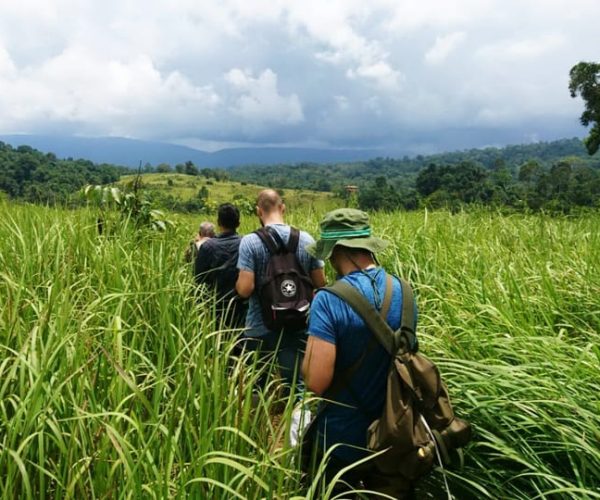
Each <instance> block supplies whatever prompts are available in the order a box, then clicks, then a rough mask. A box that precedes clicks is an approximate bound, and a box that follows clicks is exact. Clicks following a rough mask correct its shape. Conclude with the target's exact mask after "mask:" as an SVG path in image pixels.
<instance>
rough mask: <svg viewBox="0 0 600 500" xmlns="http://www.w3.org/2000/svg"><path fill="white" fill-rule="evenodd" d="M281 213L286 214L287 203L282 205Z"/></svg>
mask: <svg viewBox="0 0 600 500" xmlns="http://www.w3.org/2000/svg"><path fill="white" fill-rule="evenodd" d="M281 213H282V214H284V213H285V203H282V204H281Z"/></svg>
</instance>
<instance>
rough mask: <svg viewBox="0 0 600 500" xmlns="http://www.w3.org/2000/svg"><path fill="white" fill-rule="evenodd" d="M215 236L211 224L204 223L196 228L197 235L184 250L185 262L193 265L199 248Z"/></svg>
mask: <svg viewBox="0 0 600 500" xmlns="http://www.w3.org/2000/svg"><path fill="white" fill-rule="evenodd" d="M214 236H215V225H214V224H213V223H212V222H208V221H204V222H202V223H201V224H200V227H199V228H198V233H197V234H196V236H194V239H193V240H192V241H190V244H189V245H188V247H187V248H186V250H185V255H184V258H185V261H186V262H190V263H192V264H194V263H195V262H196V256H197V255H198V250H200V247H201V246H202V245H203V244H204V243H205V242H206V241H208V240H209V239H210V238H214Z"/></svg>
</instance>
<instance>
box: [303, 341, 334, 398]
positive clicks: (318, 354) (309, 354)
mask: <svg viewBox="0 0 600 500" xmlns="http://www.w3.org/2000/svg"><path fill="white" fill-rule="evenodd" d="M335 356H336V349H335V345H334V344H332V343H330V342H327V341H326V340H323V339H320V338H318V337H314V336H312V335H311V336H309V337H308V342H307V344H306V353H305V354H304V361H303V362H302V375H303V377H304V384H305V385H306V387H307V388H308V389H309V390H311V391H312V392H314V393H315V394H318V395H322V394H323V393H324V392H325V391H326V390H327V388H328V387H329V386H330V385H331V381H332V380H333V371H334V368H335Z"/></svg>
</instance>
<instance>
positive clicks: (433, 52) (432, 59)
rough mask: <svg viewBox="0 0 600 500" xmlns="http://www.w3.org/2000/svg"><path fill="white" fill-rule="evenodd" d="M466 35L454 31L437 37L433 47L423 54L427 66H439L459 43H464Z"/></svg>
mask: <svg viewBox="0 0 600 500" xmlns="http://www.w3.org/2000/svg"><path fill="white" fill-rule="evenodd" d="M465 38H466V34H465V32H464V31H456V32H454V33H450V34H448V35H442V36H438V37H437V38H436V39H435V43H434V44H433V47H431V48H430V49H429V50H428V51H427V53H426V54H425V62H426V63H427V64H432V65H436V64H440V63H442V62H443V61H445V60H446V58H447V57H448V56H449V55H450V53H452V52H453V51H454V50H455V49H456V48H457V47H458V46H459V45H460V44H461V43H463V42H464V40H465Z"/></svg>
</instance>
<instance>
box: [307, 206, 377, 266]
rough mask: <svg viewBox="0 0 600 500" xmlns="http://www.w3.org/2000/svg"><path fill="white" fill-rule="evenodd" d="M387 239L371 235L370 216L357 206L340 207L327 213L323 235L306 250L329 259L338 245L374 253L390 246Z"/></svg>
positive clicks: (323, 258) (322, 258)
mask: <svg viewBox="0 0 600 500" xmlns="http://www.w3.org/2000/svg"><path fill="white" fill-rule="evenodd" d="M388 244H389V243H388V242H387V241H386V240H382V239H381V238H377V237H375V236H371V226H370V225H369V216H368V215H367V214H366V213H365V212H363V211H362V210H356V209H355V208H338V209H337V210H333V211H331V212H328V213H326V214H325V216H324V217H323V219H322V220H321V237H320V239H319V240H318V241H317V242H316V243H313V244H312V245H307V246H306V251H307V252H308V253H309V254H310V255H312V256H313V257H316V258H317V259H321V260H327V259H328V258H329V257H330V256H331V252H333V248H334V247H335V246H336V245H340V246H343V247H347V248H363V249H365V250H368V251H370V252H373V253H377V252H381V251H382V250H384V249H385V248H386V247H387V246H388Z"/></svg>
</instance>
